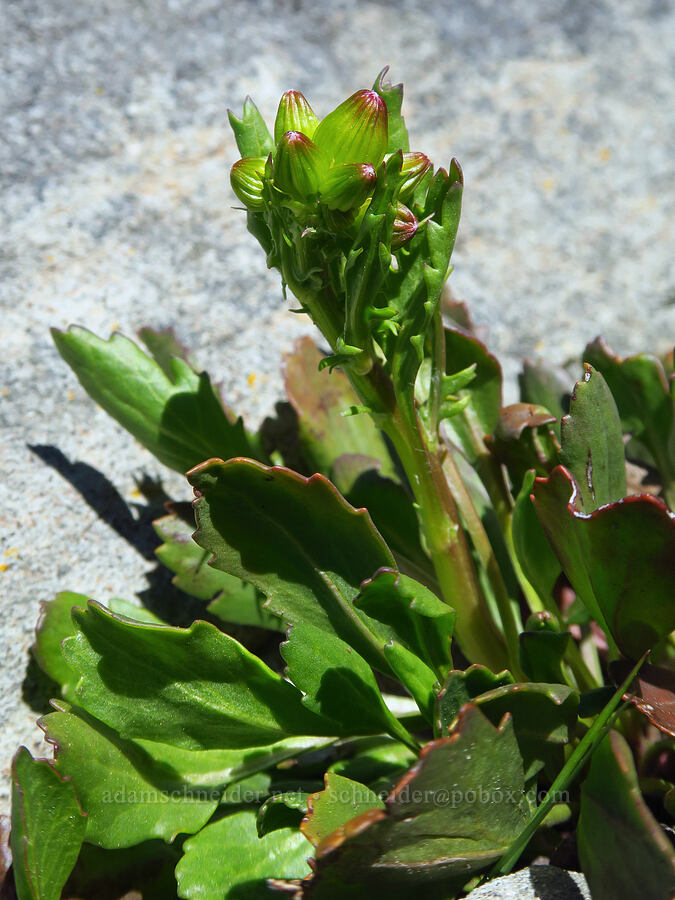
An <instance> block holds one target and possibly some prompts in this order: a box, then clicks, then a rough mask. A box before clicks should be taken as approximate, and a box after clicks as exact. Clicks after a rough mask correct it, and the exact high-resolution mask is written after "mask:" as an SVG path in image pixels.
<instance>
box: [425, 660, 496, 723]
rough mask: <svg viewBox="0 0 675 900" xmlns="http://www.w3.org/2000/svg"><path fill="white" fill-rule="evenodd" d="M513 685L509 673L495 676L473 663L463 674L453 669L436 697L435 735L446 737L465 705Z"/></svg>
mask: <svg viewBox="0 0 675 900" xmlns="http://www.w3.org/2000/svg"><path fill="white" fill-rule="evenodd" d="M508 684H513V676H512V675H511V673H510V672H506V671H505V672H500V673H499V674H498V675H495V674H494V673H493V672H491V671H490V670H489V669H488V668H486V667H485V666H480V665H477V664H475V663H474V665H472V666H469V668H468V669H465V670H464V671H463V672H462V671H460V670H459V669H453V671H452V672H450V673H449V675H448V678H447V680H446V681H445V684H444V685H443V687H442V688H441V690H440V691H439V692H438V695H437V697H436V734H437V735H443V736H444V735H446V734H447V733H448V728H449V727H450V726H451V725H452V724H453V723H454V721H455V719H456V718H457V716H458V715H459V711H460V709H461V708H462V707H463V706H464V704H465V703H469V701H471V700H473V698H474V697H478V696H479V695H480V694H485V693H487V692H488V691H491V690H494V689H495V688H499V687H502V686H504V685H508Z"/></svg>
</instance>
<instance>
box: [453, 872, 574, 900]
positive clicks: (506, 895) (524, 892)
mask: <svg viewBox="0 0 675 900" xmlns="http://www.w3.org/2000/svg"><path fill="white" fill-rule="evenodd" d="M467 900H591V894H590V891H589V889H588V885H587V884H586V879H585V878H584V876H583V875H582V874H581V873H580V872H566V871H565V870H564V869H557V868H555V867H554V866H530V868H529V869H522V870H521V871H520V872H514V873H513V874H512V875H505V876H504V877H503V878H495V880H494V881H489V882H488V883H487V884H484V885H483V886H482V887H479V888H476V890H475V891H471V893H470V894H469V895H468V897H467Z"/></svg>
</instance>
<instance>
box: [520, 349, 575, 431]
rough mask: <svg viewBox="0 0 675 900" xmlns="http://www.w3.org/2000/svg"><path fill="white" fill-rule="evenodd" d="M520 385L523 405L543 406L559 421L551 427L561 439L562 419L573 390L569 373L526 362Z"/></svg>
mask: <svg viewBox="0 0 675 900" xmlns="http://www.w3.org/2000/svg"><path fill="white" fill-rule="evenodd" d="M518 384H519V386H520V399H521V400H522V402H523V403H536V404H537V405H538V406H543V407H545V408H546V409H547V410H548V411H549V412H550V413H551V415H553V416H555V417H556V419H558V423H557V424H555V425H552V426H551V427H552V428H553V429H554V430H555V432H556V434H557V436H558V437H560V419H562V417H563V416H564V415H565V412H566V409H567V406H566V399H567V396H568V395H569V393H570V390H571V384H570V378H569V375H568V374H567V372H566V371H565V370H564V369H561V368H552V367H550V366H544V365H533V364H532V363H530V362H527V361H526V362H525V363H524V365H523V371H522V372H521V374H520V375H519V376H518Z"/></svg>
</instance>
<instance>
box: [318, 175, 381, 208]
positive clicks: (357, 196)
mask: <svg viewBox="0 0 675 900" xmlns="http://www.w3.org/2000/svg"><path fill="white" fill-rule="evenodd" d="M376 181H377V174H376V173H375V169H374V168H373V167H372V166H371V165H369V164H368V163H343V164H342V165H340V166H333V168H331V169H329V170H328V173H327V175H326V177H325V178H324V180H323V182H322V184H321V202H322V203H323V204H324V206H327V207H328V209H338V210H340V212H347V210H349V209H353V208H354V207H355V206H361V204H362V203H363V202H364V200H365V199H366V198H367V197H368V194H370V192H371V191H372V189H373V187H374V186H375V182H376Z"/></svg>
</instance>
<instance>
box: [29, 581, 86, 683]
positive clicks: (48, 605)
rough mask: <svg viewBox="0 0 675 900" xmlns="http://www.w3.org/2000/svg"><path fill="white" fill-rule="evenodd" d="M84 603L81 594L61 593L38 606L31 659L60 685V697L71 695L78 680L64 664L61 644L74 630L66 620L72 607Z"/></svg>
mask: <svg viewBox="0 0 675 900" xmlns="http://www.w3.org/2000/svg"><path fill="white" fill-rule="evenodd" d="M88 599H89V598H88V597H85V596H84V594H75V593H73V592H72V591H61V592H60V593H58V594H57V595H56V596H55V597H54V599H53V600H47V601H46V602H44V603H43V604H42V608H41V611H40V618H39V619H38V623H37V627H36V629H35V646H34V647H33V654H34V656H35V659H36V660H37V661H38V664H39V666H40V668H41V669H42V671H43V672H45V673H46V674H47V675H49V677H50V678H53V679H54V681H56V682H57V683H58V684H59V685H60V687H61V693H62V694H63V696H64V697H68V696H71V695H72V691H73V690H74V688H75V684H76V682H77V678H78V676H77V672H76V671H75V670H74V669H72V668H71V667H70V666H69V665H68V663H67V662H66V659H65V657H64V655H63V649H62V647H61V642H62V641H63V640H64V639H65V638H67V637H69V636H70V635H72V634H73V632H74V630H75V629H74V626H73V620H72V619H71V616H70V611H71V610H72V608H73V606H82V605H83V604H86V603H87V602H88Z"/></svg>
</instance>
